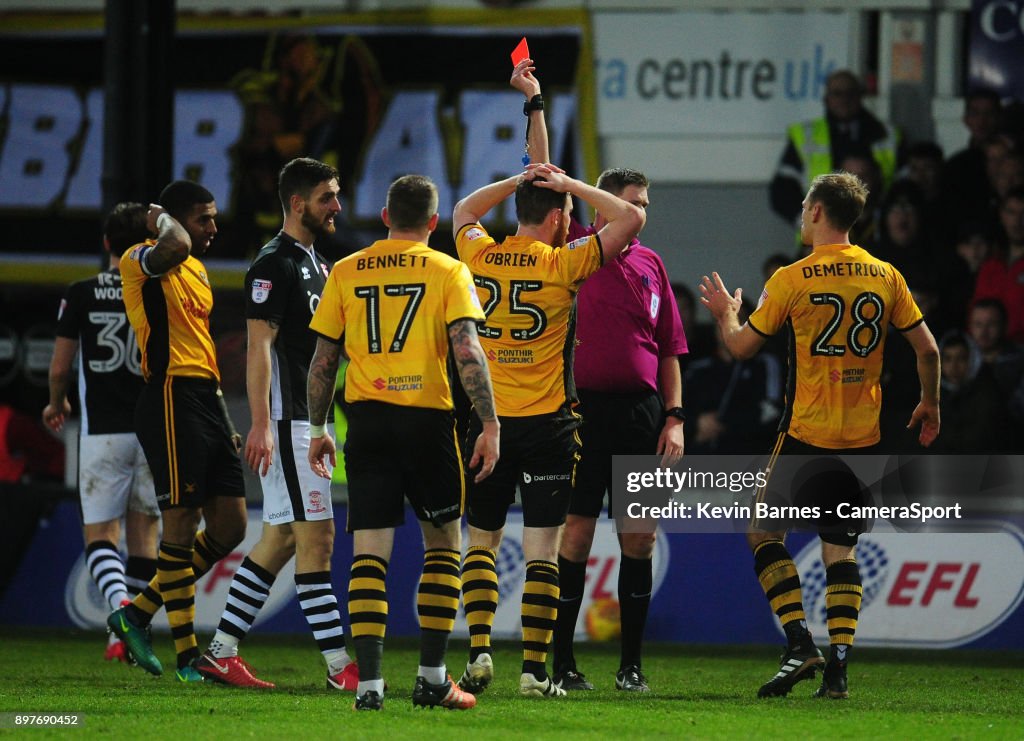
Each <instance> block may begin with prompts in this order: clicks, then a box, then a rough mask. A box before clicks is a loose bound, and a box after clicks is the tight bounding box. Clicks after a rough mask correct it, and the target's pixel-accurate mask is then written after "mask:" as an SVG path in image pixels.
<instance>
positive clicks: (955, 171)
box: [942, 88, 1002, 219]
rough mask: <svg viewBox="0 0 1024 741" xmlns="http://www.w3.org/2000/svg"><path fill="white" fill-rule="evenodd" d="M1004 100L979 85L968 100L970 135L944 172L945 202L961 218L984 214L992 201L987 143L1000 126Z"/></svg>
mask: <svg viewBox="0 0 1024 741" xmlns="http://www.w3.org/2000/svg"><path fill="white" fill-rule="evenodd" d="M1001 112H1002V103H1001V102H1000V100H999V95H997V94H996V93H995V91H993V90H988V89H985V88H978V89H976V90H974V91H972V92H970V93H968V95H967V97H966V98H965V100H964V115H963V122H964V125H965V126H966V127H967V131H968V132H969V135H970V138H969V140H968V143H967V147H966V148H965V149H962V150H960V151H959V152H957V153H956V154H954V155H953V156H951V157H950V158H949V161H947V162H946V166H945V168H944V169H943V173H942V183H943V191H944V193H945V198H944V200H945V202H946V204H947V206H948V208H949V210H950V212H951V213H955V214H958V215H959V217H960V218H961V219H980V218H984V217H985V216H986V215H987V213H988V209H989V203H990V201H991V189H990V186H989V181H988V177H987V175H986V168H985V149H984V145H985V142H987V141H988V140H989V139H991V138H992V136H994V135H995V133H996V132H997V131H998V130H999V121H1000V115H1001Z"/></svg>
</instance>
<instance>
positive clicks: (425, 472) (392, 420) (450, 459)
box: [345, 401, 465, 533]
mask: <svg viewBox="0 0 1024 741" xmlns="http://www.w3.org/2000/svg"><path fill="white" fill-rule="evenodd" d="M346 416H347V418H348V434H347V437H346V439H345V473H346V475H347V477H348V523H347V525H346V527H347V529H348V531H349V532H350V533H351V532H354V531H356V530H376V529H379V528H388V527H398V526H400V525H401V524H402V523H403V522H404V521H405V500H406V499H408V500H409V504H411V505H412V508H413V510H414V511H415V512H416V517H417V518H418V519H419V520H420V521H421V522H430V523H433V525H434V526H435V527H440V526H441V525H444V524H445V523H447V522H451V521H452V520H457V519H459V518H460V517H462V508H463V504H464V502H465V485H464V483H463V479H464V477H463V471H462V462H461V458H460V456H459V445H458V441H457V440H456V437H455V416H454V415H453V414H452V412H450V411H445V410H442V409H426V408H423V407H408V406H398V405H395V404H385V403H383V402H377V401H360V402H356V403H354V404H351V405H349V407H348V409H347V412H346Z"/></svg>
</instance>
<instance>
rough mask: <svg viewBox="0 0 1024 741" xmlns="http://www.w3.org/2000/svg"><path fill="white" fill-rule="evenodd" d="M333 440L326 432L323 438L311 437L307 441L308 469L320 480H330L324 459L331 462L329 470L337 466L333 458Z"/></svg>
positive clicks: (329, 473)
mask: <svg viewBox="0 0 1024 741" xmlns="http://www.w3.org/2000/svg"><path fill="white" fill-rule="evenodd" d="M335 450H336V449H335V447H334V439H333V438H332V437H331V436H330V435H328V434H327V433H326V432H325V433H324V436H323V437H312V438H310V439H309V456H308V458H309V467H310V468H312V469H313V473H315V474H316V475H317V476H319V477H320V478H322V479H329V478H331V470H330V469H329V468H327V464H326V463H325V462H324V458H325V457H326V459H327V460H329V461H330V462H331V468H334V466H335V465H336V464H337V460H336V457H335Z"/></svg>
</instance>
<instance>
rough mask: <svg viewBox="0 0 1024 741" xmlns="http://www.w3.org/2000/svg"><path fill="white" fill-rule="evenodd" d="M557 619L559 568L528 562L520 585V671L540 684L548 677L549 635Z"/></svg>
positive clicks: (548, 563) (547, 562)
mask: <svg viewBox="0 0 1024 741" xmlns="http://www.w3.org/2000/svg"><path fill="white" fill-rule="evenodd" d="M557 618H558V565H557V564H554V563H552V562H551V561H529V562H527V564H526V584H524V585H523V605H522V620H523V672H524V673H526V672H529V673H530V674H533V676H535V677H536V678H537V679H538V680H539V681H542V682H543V681H544V679H545V678H547V668H546V666H545V665H546V663H547V660H548V648H549V647H550V646H551V635H552V634H553V633H554V630H555V620H556V619H557Z"/></svg>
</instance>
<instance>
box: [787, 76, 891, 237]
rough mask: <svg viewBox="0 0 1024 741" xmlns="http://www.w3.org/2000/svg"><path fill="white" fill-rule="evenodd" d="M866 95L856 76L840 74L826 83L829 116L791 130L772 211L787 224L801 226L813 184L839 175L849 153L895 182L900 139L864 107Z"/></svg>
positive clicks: (884, 181)
mask: <svg viewBox="0 0 1024 741" xmlns="http://www.w3.org/2000/svg"><path fill="white" fill-rule="evenodd" d="M863 95H864V88H863V86H862V85H861V82H860V80H859V79H858V78H857V76H856V75H855V74H853V72H851V71H849V70H837V71H835V72H833V73H832V74H830V75H829V76H828V80H827V81H826V83H825V98H824V101H823V102H824V104H825V115H824V116H823V117H821V118H817V119H814V120H811V121H804V122H802V123H795V124H793V125H792V126H790V127H789V130H788V131H787V140H786V148H785V150H784V151H783V153H782V157H781V158H780V160H779V165H778V167H777V168H776V170H775V176H774V177H773V179H772V182H771V185H770V186H769V193H770V197H771V206H772V210H774V211H775V213H777V214H778V215H779V216H780V217H782V218H783V219H785V220H786V222H787V223H789V224H792V225H793V226H795V227H799V225H800V213H801V204H802V203H803V199H804V194H805V193H806V192H807V187H808V186H809V185H810V182H811V181H812V180H813V179H814V178H815V177H816V176H818V175H824V174H826V173H829V172H832V171H833V170H835V169H836V166H837V165H838V164H839V163H841V162H842V161H843V160H844V159H845V158H846V157H847V156H848V155H850V154H861V155H864V156H867V157H873V158H874V160H875V162H876V163H877V164H878V168H879V172H880V173H881V181H882V182H883V183H885V184H888V183H890V182H891V181H892V178H893V175H894V173H895V172H896V156H897V151H896V150H897V144H898V136H897V135H896V134H895V133H894V132H893V131H892V130H891V129H889V128H888V127H887V126H886V125H885V124H883V123H882V122H881V121H879V120H878V119H877V118H875V116H873V115H872V114H871V113H870V112H869V111H868V110H867V109H865V108H864V106H863V104H862V97H863ZM869 187H871V186H870V184H869ZM872 190H875V188H872Z"/></svg>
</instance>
